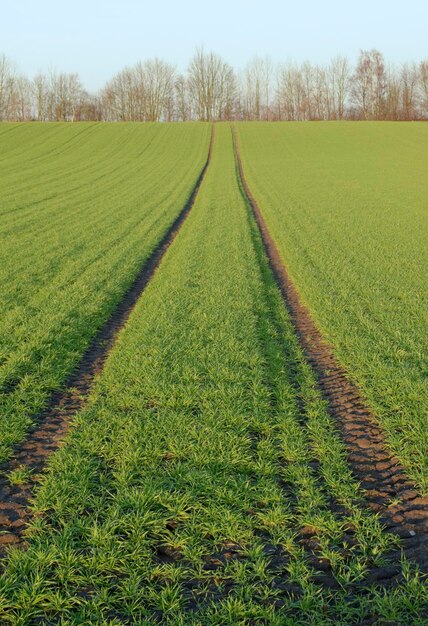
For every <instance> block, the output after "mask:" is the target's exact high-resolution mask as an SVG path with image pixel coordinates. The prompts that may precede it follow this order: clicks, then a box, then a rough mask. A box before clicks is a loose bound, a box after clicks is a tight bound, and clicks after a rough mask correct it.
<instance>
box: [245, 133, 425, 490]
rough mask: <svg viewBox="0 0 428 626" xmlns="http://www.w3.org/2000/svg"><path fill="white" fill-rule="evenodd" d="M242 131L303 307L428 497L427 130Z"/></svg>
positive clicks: (250, 172)
mask: <svg viewBox="0 0 428 626" xmlns="http://www.w3.org/2000/svg"><path fill="white" fill-rule="evenodd" d="M238 126H239V139H240V145H241V148H242V161H243V166H244V169H245V175H246V177H247V180H248V183H249V185H250V187H251V189H252V191H253V193H254V196H255V198H256V199H257V201H258V203H259V206H260V207H261V209H262V211H263V213H264V215H265V219H266V221H267V224H268V226H269V228H270V231H271V234H272V236H273V237H274V238H275V240H276V243H277V245H278V247H279V250H280V251H281V253H282V255H283V258H284V261H285V263H286V265H287V268H288V270H289V273H290V275H291V277H292V279H293V280H294V283H295V284H296V286H297V287H298V289H299V291H300V294H301V297H302V300H303V301H304V302H305V303H306V304H307V305H308V307H309V309H310V311H311V313H312V314H313V317H314V319H315V321H316V322H317V323H318V325H319V327H320V328H321V330H322V331H323V333H324V335H325V336H326V337H327V339H328V340H329V341H330V342H331V343H332V344H333V346H334V349H335V352H336V354H337V356H338V357H339V359H340V361H341V362H342V363H343V364H344V365H345V366H346V367H347V369H348V371H349V373H350V376H351V377H352V378H353V379H354V381H355V382H357V383H358V384H359V385H360V386H361V388H362V390H363V393H364V395H365V397H366V399H367V401H368V404H369V405H370V406H371V407H372V409H373V410H374V412H375V414H376V415H377V416H378V418H379V420H380V422H381V424H382V426H383V428H384V430H385V433H386V437H387V441H388V443H389V445H390V447H391V449H392V451H393V453H394V454H396V456H397V457H398V458H399V459H400V460H401V462H402V463H403V464H404V465H405V466H406V467H407V470H408V472H409V474H410V475H411V476H412V477H413V478H414V479H415V480H416V481H417V482H418V483H419V485H420V487H421V489H422V490H423V492H424V493H428V455H427V450H428V420H427V418H428V385H427V373H428V334H427V332H426V329H427V324H428V288H427V275H426V267H427V265H428V246H427V241H428V220H427V211H428V182H427V181H428V178H427V176H426V170H427V166H428V153H427V150H426V144H427V141H428V126H427V125H426V124H419V123H415V124H413V123H412V124H390V123H367V124H359V123H355V124H354V123H347V124H342V123H337V124H336V123H328V124H325V123H319V124H318V123H317V124H310V125H307V124H271V125H269V124H248V125H238Z"/></svg>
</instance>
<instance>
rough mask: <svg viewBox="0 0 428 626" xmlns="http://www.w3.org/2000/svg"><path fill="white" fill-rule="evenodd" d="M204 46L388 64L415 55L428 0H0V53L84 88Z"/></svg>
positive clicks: (426, 39) (426, 35)
mask: <svg viewBox="0 0 428 626" xmlns="http://www.w3.org/2000/svg"><path fill="white" fill-rule="evenodd" d="M202 44H203V45H204V47H205V49H206V50H209V51H211V50H212V51H214V52H217V53H218V54H220V55H222V56H223V57H224V59H225V60H226V61H228V62H229V63H231V64H232V65H234V67H236V68H237V69H239V68H241V67H243V66H244V65H245V63H246V61H248V60H250V59H251V58H252V57H253V56H255V55H261V56H264V55H268V56H269V57H270V58H271V59H272V60H273V61H279V60H285V61H286V60H294V61H297V62H300V61H304V60H310V61H313V62H325V61H328V60H329V59H330V58H331V57H332V56H335V55H336V54H339V53H340V54H344V55H347V56H348V57H349V58H350V59H351V60H352V61H354V60H355V58H356V57H357V55H358V50H359V49H360V48H372V47H377V48H379V49H380V50H381V51H382V52H383V53H384V54H385V56H386V57H387V59H389V60H391V61H392V62H399V61H408V60H420V59H421V58H427V57H428V0H408V1H407V2H405V1H403V0H389V1H387V0H351V1H349V0H341V1H339V0H324V1H323V0H317V1H315V0H293V1H289V0H283V1H282V2H281V1H279V0H258V1H254V0H216V1H215V2H210V3H206V2H202V1H197V0H183V1H182V2H179V1H177V2H174V1H172V0H150V1H146V0H122V1H121V2H119V1H112V0H71V1H69V2H66V1H61V0H0V52H4V53H5V54H6V55H7V56H8V57H10V58H12V59H13V60H15V61H16V62H17V63H18V65H19V67H20V69H21V70H22V71H23V72H25V73H27V74H29V75H33V74H34V73H36V72H37V71H38V70H39V69H48V68H49V67H52V68H55V69H58V70H63V71H77V72H79V73H80V75H81V77H82V79H83V81H84V83H85V86H86V87H87V88H88V89H97V88H99V87H101V86H102V85H103V83H104V82H105V81H106V80H107V79H108V78H109V77H111V76H112V75H113V74H114V73H115V72H117V71H118V70H120V69H121V68H122V67H123V66H125V65H132V64H133V63H135V62H136V61H138V60H140V59H146V58H149V57H153V56H156V55H157V56H159V57H162V58H163V59H165V60H166V61H170V62H171V63H174V64H175V65H176V66H177V67H178V68H179V69H180V70H184V69H185V68H186V66H187V62H188V60H189V58H190V57H191V55H192V53H193V51H194V49H195V47H196V46H200V45H202Z"/></svg>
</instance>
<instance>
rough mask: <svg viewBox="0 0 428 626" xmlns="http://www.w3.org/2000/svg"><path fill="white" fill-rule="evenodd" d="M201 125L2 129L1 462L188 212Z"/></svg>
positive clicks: (204, 140)
mask: <svg viewBox="0 0 428 626" xmlns="http://www.w3.org/2000/svg"><path fill="white" fill-rule="evenodd" d="M209 133H210V129H209V126H208V125H197V124H189V125H182V126H179V125H173V124H169V125H168V124H165V125H160V124H148V125H140V124H125V125H121V126H117V125H114V124H73V125H67V124H49V125H38V124H16V125H15V124H14V125H3V126H1V125H0V167H1V172H2V173H1V183H0V185H1V187H0V195H1V206H0V220H1V221H0V238H1V246H0V284H1V299H0V462H1V461H3V460H4V459H5V457H7V456H8V455H9V454H10V450H11V447H12V446H13V445H14V444H15V443H16V442H17V441H19V440H20V439H22V438H23V437H24V435H25V432H26V430H27V429H28V426H29V424H30V422H31V419H32V417H33V416H34V415H35V414H36V413H37V412H38V411H40V410H41V408H42V407H43V406H44V404H45V403H46V400H47V398H48V396H49V394H50V393H51V392H52V391H53V390H54V389H56V388H58V387H59V386H60V385H61V384H62V383H63V382H64V380H65V378H66V376H67V374H68V373H69V372H70V370H71V369H72V368H73V366H74V365H75V364H76V362H77V361H78V359H79V357H80V356H81V354H82V352H83V351H84V349H85V347H86V346H87V345H88V343H89V341H90V339H91V338H92V336H93V335H94V334H95V332H96V330H97V329H98V328H99V327H100V326H101V325H102V324H103V322H104V321H105V320H106V319H107V318H108V316H109V314H110V312H111V311H112V309H113V308H114V306H115V304H116V303H117V302H118V301H119V300H120V299H121V297H122V295H123V293H124V292H125V290H126V289H127V287H128V286H129V285H130V284H131V283H132V281H133V278H134V277H135V276H136V274H137V272H138V270H139V269H140V268H141V266H142V265H143V264H144V261H145V260H146V259H147V258H148V256H149V255H150V253H151V252H152V251H153V249H154V248H155V247H156V244H157V243H158V241H159V240H160V239H161V238H162V236H163V234H164V233H165V232H166V230H167V228H168V226H169V225H170V224H171V223H172V222H173V221H174V219H175V217H176V216H177V215H178V214H179V213H180V211H181V210H182V209H183V207H184V205H185V203H186V201H187V199H188V197H189V196H190V193H191V191H192V188H193V186H194V184H195V182H196V180H197V178H198V176H199V173H200V171H201V169H202V167H203V165H204V162H205V160H206V156H207V151H208V145H209Z"/></svg>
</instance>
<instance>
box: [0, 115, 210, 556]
mask: <svg viewBox="0 0 428 626" xmlns="http://www.w3.org/2000/svg"><path fill="white" fill-rule="evenodd" d="M213 144H214V126H213V127H212V132H211V142H210V147H209V152H208V157H207V160H206V162H205V165H204V167H203V169H202V171H201V173H200V175H199V177H198V180H197V181H196V184H195V186H194V188H193V191H192V193H191V195H190V197H189V199H188V201H187V202H186V204H185V206H184V208H183V209H182V211H181V213H180V214H179V215H178V217H177V218H176V219H175V221H174V222H173V224H172V225H171V226H170V227H169V229H168V231H167V232H166V233H165V235H164V236H163V238H162V240H161V241H160V242H159V244H158V245H157V247H156V249H155V250H154V251H153V252H152V254H151V255H150V257H149V258H148V259H147V261H146V262H145V264H144V266H143V267H142V268H141V271H140V272H139V274H138V275H137V277H136V278H135V280H134V282H133V284H132V285H131V287H130V288H129V289H128V291H127V292H126V293H125V295H124V296H123V298H122V300H121V301H120V302H119V304H118V305H117V307H116V308H115V310H114V311H113V312H112V314H111V315H110V317H109V319H108V320H107V322H106V323H105V324H104V326H103V327H102V328H101V329H100V330H99V331H98V333H97V335H96V336H95V337H94V339H93V340H92V342H91V344H90V345H89V347H88V348H87V350H86V352H85V353H84V354H83V356H82V358H81V360H80V362H79V364H78V366H77V368H76V369H75V371H74V372H73V373H72V375H71V376H70V378H69V379H68V380H67V383H66V388H65V389H64V390H61V391H58V392H57V393H54V394H53V396H52V397H51V399H50V401H49V404H48V406H47V407H46V409H45V410H44V412H43V413H42V414H41V415H39V416H38V418H37V419H36V426H35V428H33V430H32V431H30V433H29V436H28V439H27V440H26V441H25V442H23V443H22V444H20V445H19V446H18V448H17V450H16V452H15V455H14V457H13V459H11V460H10V461H9V462H7V463H6V464H4V465H3V466H2V467H1V468H0V469H1V476H0V555H3V554H4V550H5V547H6V546H8V545H12V544H18V543H20V542H21V543H23V534H24V531H25V528H26V526H27V524H28V522H29V521H30V518H31V511H30V510H29V504H30V503H31V498H32V495H33V491H34V487H35V485H36V484H37V483H38V482H39V481H40V478H41V472H43V469H44V467H45V465H46V461H47V457H49V455H51V454H52V453H53V452H55V450H56V449H57V448H58V447H59V446H60V443H61V441H62V440H63V438H64V436H65V434H66V432H67V430H68V428H69V425H70V422H71V421H72V419H73V418H74V416H75V415H76V413H78V412H79V411H80V410H81V409H82V408H83V407H84V405H85V404H86V401H87V399H88V396H89V394H90V392H91V389H92V385H93V382H94V379H95V377H96V376H97V375H98V374H100V372H101V371H102V369H103V367H104V363H105V361H106V359H107V357H108V355H109V353H110V351H111V349H112V348H113V346H114V343H115V341H116V338H117V336H118V334H119V332H120V331H121V329H122V328H123V327H124V325H125V324H126V321H127V320H128V318H129V316H130V314H131V313H132V311H133V309H134V307H135V305H136V303H137V301H138V299H139V298H140V296H141V294H142V293H143V291H144V289H145V287H146V285H147V284H148V282H149V281H150V279H151V278H152V276H153V274H154V273H155V271H156V269H157V268H158V266H159V265H160V263H161V261H162V258H163V257H164V255H165V253H166V251H167V250H168V248H169V246H170V245H171V244H172V242H173V241H174V239H175V237H176V236H177V233H178V232H179V230H180V228H181V226H182V224H183V222H184V220H185V219H186V217H187V216H188V214H189V212H190V210H191V209H192V207H193V205H194V203H195V199H196V196H197V194H198V191H199V188H200V186H201V184H202V181H203V179H204V177H205V174H206V171H207V169H208V166H209V164H210V161H211V157H212V152H213ZM21 469H22V470H24V472H30V473H31V474H30V479H29V480H28V481H27V482H25V483H23V484H19V485H13V484H11V481H10V480H9V475H10V472H13V471H15V470H18V471H20V470H21Z"/></svg>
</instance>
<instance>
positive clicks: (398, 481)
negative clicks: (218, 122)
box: [233, 128, 428, 571]
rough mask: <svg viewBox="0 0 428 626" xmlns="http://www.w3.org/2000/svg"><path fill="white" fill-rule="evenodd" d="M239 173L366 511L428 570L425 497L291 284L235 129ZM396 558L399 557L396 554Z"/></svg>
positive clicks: (427, 499) (427, 520)
mask: <svg viewBox="0 0 428 626" xmlns="http://www.w3.org/2000/svg"><path fill="white" fill-rule="evenodd" d="M233 138H234V146H235V155H236V162H237V171H238V175H239V178H240V182H241V185H242V188H243V190H244V193H245V195H246V198H247V201H248V203H249V205H250V207H251V209H252V212H253V214H254V218H255V220H256V223H257V226H258V229H259V231H260V235H261V238H262V241H263V246H264V249H265V252H266V255H267V257H268V259H269V264H270V267H271V269H272V271H273V273H274V275H275V278H276V281H277V283H278V286H279V288H280V290H281V293H282V295H283V298H284V301H285V304H286V306H287V309H288V311H289V313H290V317H291V320H292V323H293V326H294V328H295V331H296V334H297V336H298V338H299V341H300V344H301V346H302V348H303V351H304V353H305V355H306V358H307V361H308V363H309V364H310V365H311V366H312V368H313V370H314V373H315V376H316V379H317V381H318V384H319V387H320V389H321V392H322V395H323V396H324V398H325V399H326V400H327V403H328V409H329V412H330V414H331V415H332V417H333V418H334V419H335V421H336V423H337V425H338V427H339V430H340V433H341V436H342V439H343V441H344V443H345V445H346V448H347V456H348V461H349V463H350V466H351V468H352V471H353V473H354V475H355V476H356V478H357V479H358V481H359V482H360V484H361V487H362V488H363V489H364V495H365V499H366V501H367V503H368V505H369V507H370V508H371V509H372V510H373V511H375V512H376V513H378V514H379V517H380V520H381V522H382V523H383V524H384V525H385V526H386V528H387V530H388V531H390V532H393V533H395V534H396V535H398V536H399V537H400V538H401V540H402V541H401V544H402V550H403V552H404V555H405V556H406V557H407V558H409V559H411V560H413V561H415V562H416V563H417V564H418V565H419V566H420V568H421V569H422V570H423V571H428V497H422V496H421V495H420V494H419V493H418V490H417V487H416V485H415V483H414V482H413V481H412V480H410V479H409V477H408V476H407V474H406V471H405V469H404V468H403V466H402V465H401V464H400V462H399V460H398V459H397V458H395V457H394V456H392V455H391V453H390V452H389V450H388V448H387V446H386V444H385V440H384V436H383V432H382V429H381V427H380V425H379V423H378V421H377V420H376V418H375V417H374V415H373V414H372V413H371V411H370V410H369V409H368V407H367V406H366V405H365V402H364V400H363V398H362V396H361V393H360V391H359V389H358V387H357V386H356V385H354V384H353V383H352V382H351V381H350V380H349V378H348V375H347V372H346V371H345V370H344V368H343V367H342V366H341V365H340V364H339V362H338V361H337V359H336V357H335V356H334V354H333V350H332V348H331V346H329V345H328V344H327V343H326V342H325V341H324V339H323V337H322V335H321V333H320V331H319V330H318V329H317V327H316V325H315V323H314V322H313V320H312V318H311V315H310V312H309V310H308V309H307V308H306V307H305V306H304V305H303V303H302V302H301V300H300V296H299V294H298V292H297V290H296V288H295V286H294V284H293V282H292V281H291V279H290V277H289V275H288V272H287V269H286V267H285V265H284V262H283V260H282V258H281V255H280V253H279V250H278V248H277V246H276V243H275V241H274V239H273V238H272V236H271V234H270V232H269V229H268V227H267V224H266V222H265V220H264V218H263V215H262V212H261V210H260V207H259V206H258V204H257V202H256V200H255V198H254V196H253V194H252V192H251V190H250V188H249V186H248V183H247V181H246V179H245V175H244V171H243V166H242V160H241V156H240V152H239V144H238V138H237V133H236V129H235V128H234V129H233ZM397 556H398V554H397Z"/></svg>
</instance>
